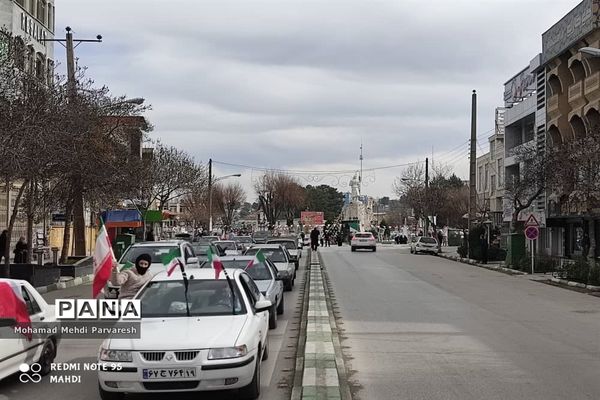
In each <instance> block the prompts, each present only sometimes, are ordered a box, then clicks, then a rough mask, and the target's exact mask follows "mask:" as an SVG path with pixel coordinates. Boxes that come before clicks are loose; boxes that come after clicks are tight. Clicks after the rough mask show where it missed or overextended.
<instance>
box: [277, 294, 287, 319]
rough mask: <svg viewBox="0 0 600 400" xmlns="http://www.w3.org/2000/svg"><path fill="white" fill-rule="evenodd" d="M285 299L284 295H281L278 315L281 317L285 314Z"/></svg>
mask: <svg viewBox="0 0 600 400" xmlns="http://www.w3.org/2000/svg"><path fill="white" fill-rule="evenodd" d="M283 299H285V296H284V295H283V293H281V301H280V302H279V305H278V306H277V314H279V315H281V314H283V309H284V307H285V306H284V303H283Z"/></svg>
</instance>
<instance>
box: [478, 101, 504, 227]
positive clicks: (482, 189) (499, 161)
mask: <svg viewBox="0 0 600 400" xmlns="http://www.w3.org/2000/svg"><path fill="white" fill-rule="evenodd" d="M505 111H506V110H505V109H504V108H503V107H499V108H496V117H495V120H496V121H495V125H496V127H495V130H494V134H493V135H491V136H490V137H489V138H488V142H489V146H490V151H489V152H487V153H486V154H484V155H482V156H480V157H478V158H477V176H476V189H477V206H478V207H477V208H478V213H480V214H487V215H485V217H484V218H489V219H490V220H491V221H492V224H493V225H494V226H501V225H502V219H503V212H504V206H503V203H502V199H503V195H504V113H505Z"/></svg>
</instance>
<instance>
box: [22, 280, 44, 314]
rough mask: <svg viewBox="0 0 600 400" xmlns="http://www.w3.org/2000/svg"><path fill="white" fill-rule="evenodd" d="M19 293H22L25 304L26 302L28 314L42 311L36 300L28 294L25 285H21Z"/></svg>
mask: <svg viewBox="0 0 600 400" xmlns="http://www.w3.org/2000/svg"><path fill="white" fill-rule="evenodd" d="M21 293H22V294H23V299H24V300H25V304H27V312H28V313H29V315H35V314H38V313H41V312H42V309H41V308H40V306H39V305H38V303H37V301H35V299H34V298H33V296H31V295H30V294H29V292H28V291H27V289H25V287H23V286H21Z"/></svg>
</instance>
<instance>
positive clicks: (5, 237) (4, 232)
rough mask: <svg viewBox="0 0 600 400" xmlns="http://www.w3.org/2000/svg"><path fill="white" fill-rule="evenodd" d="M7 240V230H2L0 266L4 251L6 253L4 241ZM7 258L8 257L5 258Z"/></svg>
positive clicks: (0, 235) (0, 236)
mask: <svg viewBox="0 0 600 400" xmlns="http://www.w3.org/2000/svg"><path fill="white" fill-rule="evenodd" d="M7 238H8V230H6V229H5V230H3V231H2V233H1V234H0V264H2V260H3V259H4V255H5V253H4V252H5V251H6V239H7ZM6 258H8V255H7V256H6Z"/></svg>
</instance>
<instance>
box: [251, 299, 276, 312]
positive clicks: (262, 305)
mask: <svg viewBox="0 0 600 400" xmlns="http://www.w3.org/2000/svg"><path fill="white" fill-rule="evenodd" d="M272 305H273V303H271V301H270V300H259V301H257V302H256V304H255V305H254V310H256V312H257V313H259V312H263V311H268V310H269V308H271V306H272Z"/></svg>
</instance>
